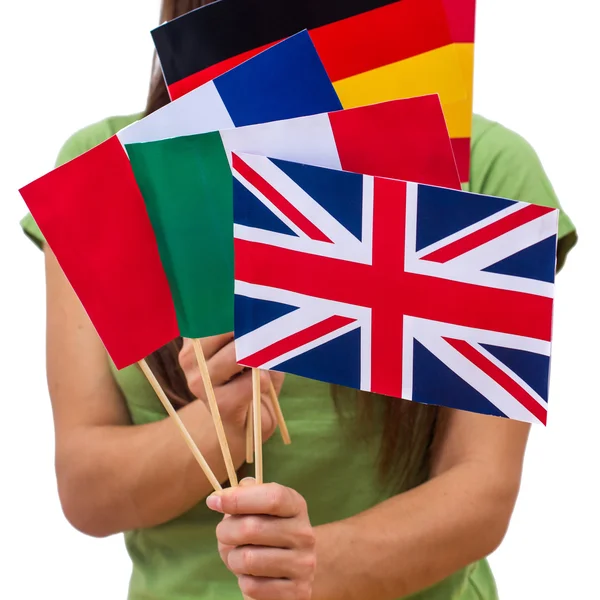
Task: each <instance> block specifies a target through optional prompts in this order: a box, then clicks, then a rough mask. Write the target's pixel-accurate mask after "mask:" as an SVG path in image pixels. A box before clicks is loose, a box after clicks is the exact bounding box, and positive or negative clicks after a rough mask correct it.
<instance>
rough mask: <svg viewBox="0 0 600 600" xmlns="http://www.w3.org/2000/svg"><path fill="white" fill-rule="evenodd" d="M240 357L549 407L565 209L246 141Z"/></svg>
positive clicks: (486, 406) (400, 393)
mask: <svg viewBox="0 0 600 600" xmlns="http://www.w3.org/2000/svg"><path fill="white" fill-rule="evenodd" d="M232 171H233V175H234V221H235V225H234V237H235V261H236V264H235V279H236V281H235V293H236V300H235V336H236V352H237V359H238V362H239V363H240V364H243V365H246V366H250V367H260V368H263V369H271V370H277V371H283V372H286V373H293V374H296V375H300V376H303V377H308V378H311V379H317V380H321V381H324V382H328V383H335V384H339V385H344V386H348V387H353V388H357V389H361V390H365V391H371V392H375V393H378V394H384V395H387V396H392V397H397V398H404V399H406V400H413V401H416V402H421V403H425V404H435V405H439V406H446V407H451V408H456V409H461V410H467V411H472V412H477V413H482V414H489V415H495V416H498V417H507V418H511V419H517V420H521V421H527V422H535V423H543V424H545V423H546V420H547V403H548V379H549V371H550V349H551V333H552V308H553V295H554V273H555V266H556V244H557V231H558V210H556V209H552V208H548V207H545V206H538V205H534V204H527V203H523V202H515V201H512V200H506V199H503V198H495V197H488V196H481V195H477V194H471V193H467V192H461V191H456V190H449V189H444V188H437V187H431V186H425V185H418V184H416V183H410V182H403V181H395V180H391V179H383V178H376V177H375V178H374V177H368V176H362V175H357V174H353V173H345V172H342V171H335V170H330V169H323V168H318V167H309V166H306V165H300V164H296V163H291V162H286V161H281V160H275V159H269V158H266V157H261V156H254V155H247V154H240V155H236V154H234V155H233V156H232Z"/></svg>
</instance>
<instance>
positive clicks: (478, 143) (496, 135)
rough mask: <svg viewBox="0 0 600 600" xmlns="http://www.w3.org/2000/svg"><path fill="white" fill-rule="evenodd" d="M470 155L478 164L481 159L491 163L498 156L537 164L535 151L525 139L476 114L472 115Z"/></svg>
mask: <svg viewBox="0 0 600 600" xmlns="http://www.w3.org/2000/svg"><path fill="white" fill-rule="evenodd" d="M471 155H472V159H473V161H478V159H479V162H480V161H481V160H482V159H483V160H484V161H486V162H487V161H492V160H494V159H496V158H497V157H498V156H499V155H502V157H503V158H509V159H510V158H513V159H515V160H517V161H518V162H521V161H523V160H525V161H527V160H529V161H534V162H536V163H537V162H538V156H537V154H536V152H535V150H534V149H533V147H532V146H531V144H529V142H528V141H527V140H526V139H525V138H523V137H522V136H520V135H519V134H518V133H516V132H515V131H513V130H511V129H509V128H508V127H505V126H504V125H501V124H500V123H498V122H496V121H492V120H490V119H487V118H485V117H483V116H481V115H477V114H474V115H473V131H472V136H471ZM530 164H531V163H530Z"/></svg>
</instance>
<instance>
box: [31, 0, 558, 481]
mask: <svg viewBox="0 0 600 600" xmlns="http://www.w3.org/2000/svg"><path fill="white" fill-rule="evenodd" d="M224 23H226V25H227V26H224ZM474 29H475V0H401V1H398V0H396V1H389V0H388V1H383V0H352V1H348V0H346V1H344V2H340V1H338V0H292V1H290V2H285V3H281V2H279V1H276V0H260V1H259V0H243V2H242V1H240V0H219V1H218V2H214V3H213V4H210V5H208V6H206V7H203V8H201V9H198V10H196V11H193V12H191V13H189V14H188V15H185V16H183V17H180V18H178V19H176V20H175V21H172V22H169V23H165V24H163V25H162V26H161V27H159V28H158V29H156V30H155V31H154V32H153V37H154V41H155V45H156V48H157V52H158V55H159V58H160V64H161V65H162V68H163V73H164V76H165V79H166V82H167V85H168V87H169V91H170V94H171V97H172V102H171V103H170V104H168V105H167V106H165V107H164V108H162V109H160V110H158V111H156V112H155V113H153V114H150V115H149V116H147V117H145V118H143V119H141V120H140V121H138V122H136V123H134V124H133V125H130V126H129V127H126V128H125V129H123V130H121V131H120V132H118V133H117V134H116V135H115V136H113V137H112V138H110V139H108V140H107V141H105V142H103V143H102V144H100V145H98V146H96V147H95V148H93V149H91V150H90V151H88V152H87V153H85V154H83V155H81V156H80V157H78V158H76V159H74V160H72V161H71V162H69V163H67V164H65V165H63V166H61V167H59V168H57V169H55V170H53V171H51V172H50V173H48V174H46V175H44V176H43V177H41V178H39V179H37V180H36V181H34V182H33V183H31V184H29V185H27V186H25V187H24V188H23V189H22V190H21V193H22V196H23V198H24V199H25V201H26V203H27V205H28V207H29V209H30V211H31V213H32V215H33V217H34V218H35V220H36V222H37V224H38V225H39V227H40V229H41V231H42V233H43V234H44V236H45V238H46V241H47V243H48V245H49V246H50V248H51V249H52V250H53V252H54V254H55V255H56V257H57V259H58V261H59V263H60V265H61V267H62V268H63V270H64V272H65V274H66V276H67V277H68V279H69V281H70V282H71V284H72V286H73V288H74V289H75V292H76V293H77V295H78V296H79V298H80V300H81V302H82V304H83V306H84V307H85V309H86V311H87V313H88V314H89V316H90V318H91V320H92V322H93V324H94V326H95V328H96V330H97V331H98V334H99V335H100V337H101V339H102V340H103V342H104V345H105V346H106V349H107V351H108V353H109V355H110V356H111V358H112V360H113V361H114V363H115V365H116V366H117V368H119V369H121V368H124V367H127V366H129V365H132V364H135V363H138V364H139V365H140V367H141V369H142V371H143V372H144V374H145V375H146V377H147V378H148V380H149V381H150V383H151V384H152V386H153V388H154V390H155V391H156V393H157V395H158V397H159V398H160V400H161V402H162V403H163V405H164V407H165V410H166V411H167V412H168V414H169V415H170V417H171V418H172V419H174V421H175V422H176V424H177V426H178V427H179V429H180V431H181V433H182V435H183V437H184V439H185V441H186V443H187V444H188V446H189V448H190V450H191V451H192V452H193V453H194V456H195V457H196V459H197V461H198V463H199V465H200V466H201V468H202V470H203V471H204V473H205V474H206V477H207V478H208V479H209V481H210V482H211V484H212V485H213V487H214V488H215V489H220V488H221V484H220V482H219V481H218V479H217V478H216V477H215V475H214V473H213V472H212V471H211V469H210V467H209V465H208V464H207V463H206V461H205V460H204V458H203V456H202V454H201V452H200V451H199V449H198V447H197V446H196V444H195V442H194V440H193V439H192V437H191V436H190V435H189V433H188V432H187V431H186V429H185V426H184V424H183V423H182V422H181V420H180V419H179V417H178V415H177V412H176V411H175V410H174V409H173V407H172V406H171V404H170V402H169V400H168V398H167V396H166V394H165V393H164V391H163V390H162V389H161V388H160V385H159V384H158V382H157V380H156V378H155V377H154V375H153V374H152V372H151V371H150V369H149V368H148V365H147V363H146V362H145V357H147V356H148V355H150V354H151V353H153V352H154V351H156V350H157V349H159V348H160V347H162V346H163V345H164V344H166V343H168V342H170V341H171V340H173V339H175V338H177V337H179V336H183V337H186V338H191V339H192V340H193V345H194V351H195V354H196V358H197V361H198V366H199V368H200V372H201V375H202V378H203V381H204V385H205V392H206V397H207V400H208V404H209V407H210V410H211V414H212V417H213V420H214V423H215V427H216V431H217V435H218V439H219V443H220V446H221V450H222V453H223V457H224V460H225V464H226V467H227V473H228V477H229V481H230V483H231V485H237V476H236V471H235V466H234V464H233V461H232V459H231V454H230V451H229V448H228V444H227V439H226V436H225V431H224V428H223V425H222V423H221V418H220V416H219V407H218V403H217V400H216V398H215V393H214V390H213V388H212V384H211V381H210V377H209V374H208V367H207V365H206V360H205V357H204V353H203V350H202V344H201V341H200V340H201V338H203V337H207V336H213V335H218V334H222V333H228V332H231V331H233V332H234V334H235V340H236V353H237V360H238V362H239V363H240V364H242V365H245V366H247V367H250V368H252V370H253V371H252V381H253V403H252V410H251V411H250V415H251V417H249V419H248V427H247V442H248V444H247V461H248V462H252V461H253V460H254V462H255V468H256V478H257V481H258V482H259V483H260V482H262V481H263V465H262V434H261V398H260V396H261V389H260V370H261V369H262V370H267V371H268V370H278V371H282V372H286V373H292V374H297V375H301V376H304V377H310V378H313V379H318V380H321V381H325V382H329V383H335V384H340V385H345V386H348V387H354V388H356V389H361V390H365V391H371V392H375V393H379V394H384V395H387V396H390V397H395V398H404V399H408V400H415V401H418V402H424V403H430V404H439V405H444V406H450V407H453V408H461V409H465V410H472V411H476V412H482V413H487V414H496V415H498V416H505V417H509V418H515V419H520V420H524V421H533V422H542V423H545V420H546V403H547V379H548V371H549V355H550V334H551V317H552V295H553V283H554V279H553V272H554V271H553V269H554V261H555V251H556V231H557V211H554V210H551V209H547V208H543V207H533V206H530V205H526V204H523V203H519V202H514V201H511V200H505V199H500V198H488V197H482V196H475V195H474V194H469V193H467V192H462V191H461V182H462V183H465V182H466V181H467V180H468V174H469V152H470V150H469V148H470V135H471V116H472V115H471V111H472V108H471V105H472V87H473V46H474ZM217 32H218V34H217ZM84 231H85V234H83V233H82V232H84ZM84 236H85V239H84ZM131 273H135V277H131ZM516 357H518V360H515V358H516ZM516 363H519V364H526V365H527V367H526V368H525V369H519V368H517V367H516V366H515V364H516ZM448 370H451V372H452V373H453V377H450V376H448V374H447V371H448ZM269 396H270V401H271V402H272V404H273V407H274V410H275V414H276V415H277V422H278V425H279V428H280V430H281V435H282V437H283V439H284V442H285V443H289V442H290V436H289V433H288V429H287V426H286V423H285V420H284V418H283V415H282V411H281V407H280V405H279V400H278V398H277V394H276V393H275V389H274V387H273V385H272V384H271V386H270V394H269Z"/></svg>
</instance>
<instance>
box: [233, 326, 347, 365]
mask: <svg viewBox="0 0 600 600" xmlns="http://www.w3.org/2000/svg"><path fill="white" fill-rule="evenodd" d="M354 321H356V319H350V318H349V317H340V316H338V315H336V316H333V317H329V318H327V319H325V320H324V321H320V322H319V323H315V324H314V325H311V326H310V327H307V328H306V329H303V330H302V331H299V332H298V333H294V334H293V335H290V336H288V337H286V338H284V339H282V340H279V341H278V342H275V343H274V344H271V345H270V346H267V347H266V348H263V349H262V350H259V351H258V352H255V353H254V354H251V355H250V356H247V357H245V358H243V359H241V361H242V362H243V364H245V365H247V366H250V367H260V366H261V365H264V364H266V363H268V362H270V361H272V360H274V359H275V358H277V357H278V356H282V355H284V354H286V353H287V352H290V351H292V350H294V349H296V348H300V347H301V346H304V344H309V343H310V342H313V341H315V340H318V339H319V338H321V337H323V336H325V335H327V334H329V333H331V332H333V331H335V330H336V329H341V328H342V327H345V326H346V325H348V324H350V323H353V322H354Z"/></svg>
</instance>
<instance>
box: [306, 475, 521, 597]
mask: <svg viewBox="0 0 600 600" xmlns="http://www.w3.org/2000/svg"><path fill="white" fill-rule="evenodd" d="M482 479H483V481H482ZM485 479H486V477H485V475H484V472H482V469H481V465H477V464H476V463H465V464H462V465H459V466H456V467H454V468H453V469H450V470H448V471H447V472H445V473H443V474H441V475H440V476H438V477H435V478H434V479H432V480H431V481H429V482H427V483H426V484H424V485H422V486H419V487H418V488H415V489H414V490H412V491H410V492H407V493H404V494H401V495H398V496H395V497H393V498H391V499H389V500H387V501H385V502H383V503H382V504H380V505H378V506H376V507H374V508H372V509H370V510H368V511H366V512H363V513H361V514H359V515H357V516H355V517H352V518H350V519H347V520H344V521H340V522H337V523H331V524H328V525H324V526H321V527H317V528H316V529H317V556H318V560H317V576H316V580H315V585H314V588H313V600H338V599H339V600H342V599H343V600H354V599H356V600H359V599H360V600H370V599H372V600H395V599H396V598H401V597H404V596H407V595H410V594H413V593H415V592H417V591H420V590H423V589H425V588H427V587H430V586H431V585H433V584H435V583H437V582H439V581H441V580H442V579H444V578H446V577H448V576H449V575H451V574H452V573H454V572H456V571H457V570H459V569H461V568H463V567H466V566H467V565H469V564H471V563H472V562H474V561H476V560H478V559H481V558H483V557H485V556H487V555H488V554H490V553H491V552H492V551H493V550H494V549H495V548H496V547H497V545H498V544H499V543H500V541H501V540H502V537H503V536H504V533H505V531H506V527H507V524H508V520H509V518H510V514H511V512H512V507H513V505H514V499H515V497H516V490H515V489H513V488H512V487H511V485H508V486H507V485H506V483H505V482H500V481H498V482H495V481H489V482H488V481H485Z"/></svg>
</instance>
